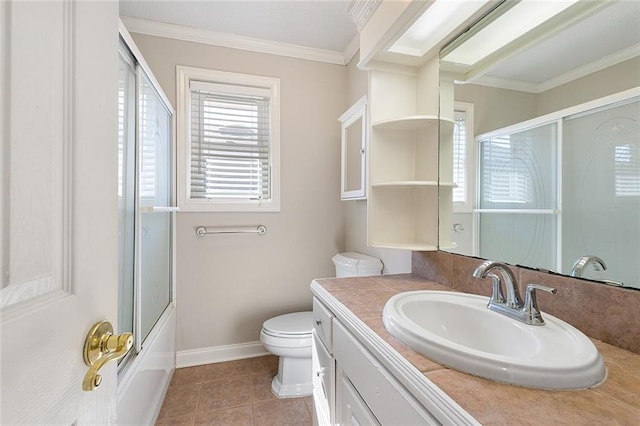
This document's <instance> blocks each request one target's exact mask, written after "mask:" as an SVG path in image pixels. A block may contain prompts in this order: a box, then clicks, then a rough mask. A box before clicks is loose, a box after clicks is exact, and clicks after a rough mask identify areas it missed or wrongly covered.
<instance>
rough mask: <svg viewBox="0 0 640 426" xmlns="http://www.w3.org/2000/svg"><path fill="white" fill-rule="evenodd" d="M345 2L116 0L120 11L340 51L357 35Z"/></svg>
mask: <svg viewBox="0 0 640 426" xmlns="http://www.w3.org/2000/svg"><path fill="white" fill-rule="evenodd" d="M349 3H350V2H349V1H347V0H342V1H335V0H295V1H292V0H262V1H245V0H120V15H121V16H129V17H134V18H139V19H145V20H149V21H157V22H163V23H169V24H175V25H182V26H186V27H191V28H196V29H201V30H209V31H214V32H217V33H225V34H233V35H237V36H243V37H250V38H254V39H259V40H266V41H270V42H277V43H286V44H291V45H296V46H303V47H308V48H313V49H323V50H329V51H333V52H339V53H342V52H344V51H345V50H346V49H347V47H348V46H349V43H350V42H351V40H352V39H353V38H354V37H355V36H356V34H357V31H356V25H355V23H354V22H353V21H352V20H351V18H350V17H349V14H348V13H347V6H348V5H349Z"/></svg>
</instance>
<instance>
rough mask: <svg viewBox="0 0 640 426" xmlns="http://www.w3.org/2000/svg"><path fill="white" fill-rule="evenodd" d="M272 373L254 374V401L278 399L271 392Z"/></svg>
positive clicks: (252, 391) (252, 392) (252, 384)
mask: <svg viewBox="0 0 640 426" xmlns="http://www.w3.org/2000/svg"><path fill="white" fill-rule="evenodd" d="M272 380H273V374H272V373H262V374H254V375H253V376H251V395H252V396H253V401H254V402H256V401H265V400H268V399H276V396H275V395H274V394H273V391H271V381H272Z"/></svg>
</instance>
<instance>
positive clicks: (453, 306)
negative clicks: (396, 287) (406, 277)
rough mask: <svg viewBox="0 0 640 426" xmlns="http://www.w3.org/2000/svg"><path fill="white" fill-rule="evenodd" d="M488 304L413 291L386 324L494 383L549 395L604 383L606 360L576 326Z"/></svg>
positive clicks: (419, 347) (387, 310)
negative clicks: (533, 319)
mask: <svg viewBox="0 0 640 426" xmlns="http://www.w3.org/2000/svg"><path fill="white" fill-rule="evenodd" d="M488 301H489V298H487V297H483V296H476V295H471V294H466V293H455V292H447V291H409V292H405V293H400V294H397V295H395V296H393V297H392V298H391V299H389V301H388V302H387V304H386V305H385V307H384V313H383V321H384V325H385V327H386V328H387V330H388V331H389V333H391V334H392V335H393V336H395V337H396V338H397V339H399V340H400V341H401V342H403V343H405V344H406V345H408V346H409V347H411V348H412V349H414V350H415V351H417V352H420V353H421V354H423V355H425V356H427V357H428V358H431V359H432V360H434V361H437V362H439V363H441V364H444V365H446V366H449V367H452V368H455V369H456V370H460V371H464V372H465V373H469V374H473V375H476V376H480V377H485V378H487V379H492V380H496V381H499V382H505V383H510V384H513V385H519V386H527V387H534V388H543V389H585V388H589V387H592V386H594V385H597V384H598V383H600V382H602V381H603V380H604V378H605V375H606V371H605V366H604V362H603V361H602V357H601V356H600V354H599V353H598V350H597V349H596V347H595V346H594V345H593V343H592V342H591V340H589V338H588V337H587V336H585V335H584V334H582V333H581V332H580V331H579V330H577V329H576V328H575V327H573V326H571V325H569V324H567V323H566V322H564V321H562V320H560V319H558V318H555V317H553V316H552V315H549V314H545V313H544V312H543V318H544V320H545V323H546V324H545V325H542V326H533V325H527V324H524V323H520V322H518V321H516V320H513V319H511V318H508V317H507V316H505V315H501V314H499V313H496V312H492V311H489V310H488V309H487V303H488Z"/></svg>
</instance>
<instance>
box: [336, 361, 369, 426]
mask: <svg viewBox="0 0 640 426" xmlns="http://www.w3.org/2000/svg"><path fill="white" fill-rule="evenodd" d="M337 382H338V383H337V389H336V392H337V399H336V400H337V401H338V404H337V407H336V423H337V424H339V425H344V426H359V425H363V426H364V425H372V426H374V425H379V424H380V422H378V419H376V416H374V415H373V413H372V412H371V410H369V407H367V404H366V403H365V402H364V400H363V399H362V398H361V397H360V394H358V391H357V390H356V389H355V388H354V387H353V384H352V383H351V381H350V380H349V379H348V378H347V377H346V376H345V375H344V372H343V371H342V369H340V368H338V374H337Z"/></svg>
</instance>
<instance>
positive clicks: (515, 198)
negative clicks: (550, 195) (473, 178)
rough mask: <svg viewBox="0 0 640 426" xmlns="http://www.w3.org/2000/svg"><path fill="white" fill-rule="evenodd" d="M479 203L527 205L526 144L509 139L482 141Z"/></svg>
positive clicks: (527, 172)
mask: <svg viewBox="0 0 640 426" xmlns="http://www.w3.org/2000/svg"><path fill="white" fill-rule="evenodd" d="M481 150H482V155H481V161H482V180H481V185H482V188H481V190H482V201H483V202H490V203H526V202H528V201H529V198H530V182H529V174H530V170H529V169H528V167H527V157H528V156H529V153H530V152H531V147H530V146H529V143H527V142H521V143H518V142H514V141H512V140H511V135H506V136H499V137H496V138H493V139H491V140H489V141H482V148H481Z"/></svg>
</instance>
